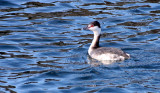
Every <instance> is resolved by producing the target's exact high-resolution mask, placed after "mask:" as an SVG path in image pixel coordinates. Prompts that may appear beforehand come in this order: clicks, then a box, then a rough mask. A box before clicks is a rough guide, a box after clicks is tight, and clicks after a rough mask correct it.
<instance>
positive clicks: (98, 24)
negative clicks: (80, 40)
mask: <svg viewBox="0 0 160 93" xmlns="http://www.w3.org/2000/svg"><path fill="white" fill-rule="evenodd" d="M91 24H92V25H94V26H98V27H99V28H101V26H100V23H99V22H98V21H93V22H91Z"/></svg>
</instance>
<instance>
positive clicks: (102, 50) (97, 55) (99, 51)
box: [84, 21, 130, 61]
mask: <svg viewBox="0 0 160 93" xmlns="http://www.w3.org/2000/svg"><path fill="white" fill-rule="evenodd" d="M84 29H85V30H86V29H88V30H91V31H93V33H94V38H93V40H92V43H91V45H90V47H89V49H88V54H89V55H90V57H92V58H94V59H97V60H116V61H117V60H118V61H122V60H125V59H129V58H130V55H129V54H127V53H125V52H123V51H122V50H120V49H117V48H112V47H100V46H99V39H100V36H101V26H100V23H99V22H98V21H94V22H91V23H90V24H89V25H88V26H87V27H85V28H84Z"/></svg>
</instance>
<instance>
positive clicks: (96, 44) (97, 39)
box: [90, 34, 100, 48]
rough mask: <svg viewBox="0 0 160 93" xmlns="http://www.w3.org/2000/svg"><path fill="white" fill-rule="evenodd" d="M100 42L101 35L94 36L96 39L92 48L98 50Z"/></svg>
mask: <svg viewBox="0 0 160 93" xmlns="http://www.w3.org/2000/svg"><path fill="white" fill-rule="evenodd" d="M99 40H100V34H99V35H95V34H94V38H93V40H92V43H91V45H90V48H97V47H99Z"/></svg>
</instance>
